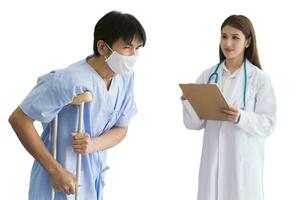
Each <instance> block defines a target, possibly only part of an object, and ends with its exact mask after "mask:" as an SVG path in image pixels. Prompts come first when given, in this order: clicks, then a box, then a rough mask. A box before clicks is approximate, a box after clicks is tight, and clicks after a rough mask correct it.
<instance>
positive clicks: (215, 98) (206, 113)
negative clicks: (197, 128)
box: [179, 84, 229, 121]
mask: <svg viewBox="0 0 300 200" xmlns="http://www.w3.org/2000/svg"><path fill="white" fill-rule="evenodd" d="M179 86H180V88H181V90H182V92H183V95H184V97H185V98H186V99H187V100H188V101H189V102H190V103H191V105H192V107H193V108H194V110H195V112H196V113H197V115H198V117H199V118H200V119H206V120H220V121H224V120H226V114H224V113H222V112H221V109H222V108H225V109H229V105H228V103H227V101H226V99H225V97H224V96H223V94H222V92H221V91H220V89H219V87H218V86H217V85H216V84H179Z"/></svg>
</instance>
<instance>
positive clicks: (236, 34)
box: [221, 33, 240, 36]
mask: <svg viewBox="0 0 300 200" xmlns="http://www.w3.org/2000/svg"><path fill="white" fill-rule="evenodd" d="M221 35H232V36H240V34H238V33H234V34H227V33H221Z"/></svg>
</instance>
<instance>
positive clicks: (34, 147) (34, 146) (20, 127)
mask: <svg viewBox="0 0 300 200" xmlns="http://www.w3.org/2000/svg"><path fill="white" fill-rule="evenodd" d="M9 123H10V124H11V126H12V128H13V129H14V131H15V133H16V135H17V136H18V138H19V140H20V141H21V143H22V145H23V146H24V147H25V149H26V150H27V151H28V152H29V153H30V154H31V155H32V156H33V157H34V158H35V159H36V160H37V161H38V162H39V163H40V164H41V165H42V166H43V167H44V169H45V170H46V171H47V172H48V173H49V174H51V173H55V172H56V171H57V170H58V169H60V168H61V166H60V165H59V163H58V162H56V161H55V160H54V158H53V157H52V155H51V154H50V153H49V152H48V149H47V148H46V147H45V145H44V143H43V141H42V140H41V138H40V136H39V135H38V133H37V131H36V129H35V127H34V125H33V120H32V119H31V118H29V117H28V116H26V115H25V114H24V113H23V111H22V110H21V109H20V108H19V107H18V108H17V109H16V110H15V111H14V112H13V114H12V115H11V116H10V118H9Z"/></svg>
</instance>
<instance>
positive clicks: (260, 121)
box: [237, 76, 276, 137]
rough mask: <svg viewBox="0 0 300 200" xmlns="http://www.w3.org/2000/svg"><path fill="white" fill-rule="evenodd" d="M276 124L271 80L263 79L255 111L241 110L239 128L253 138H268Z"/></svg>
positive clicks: (264, 77) (259, 87) (266, 77)
mask: <svg viewBox="0 0 300 200" xmlns="http://www.w3.org/2000/svg"><path fill="white" fill-rule="evenodd" d="M275 124H276V99H275V94H274V90H273V87H272V84H271V80H270V78H269V77H268V76H263V77H261V80H260V84H259V86H258V91H257V95H256V99H255V107H254V112H253V111H243V110H241V117H240V120H239V122H238V123H237V126H238V127H240V128H241V129H242V130H243V131H245V132H246V133H248V134H250V135H253V136H261V137H268V136H269V135H271V133H272V132H273V130H274V128H275Z"/></svg>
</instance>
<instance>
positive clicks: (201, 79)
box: [196, 65, 217, 84]
mask: <svg viewBox="0 0 300 200" xmlns="http://www.w3.org/2000/svg"><path fill="white" fill-rule="evenodd" d="M216 66H217V65H214V66H212V67H209V68H207V69H205V70H204V71H202V73H201V74H200V76H198V78H197V80H196V83H198V84H202V83H207V80H208V78H209V76H210V74H212V73H213V72H214V70H215V68H216Z"/></svg>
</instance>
